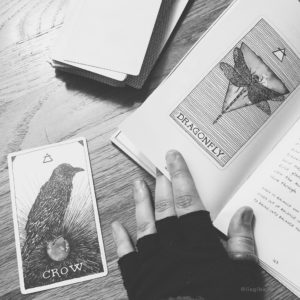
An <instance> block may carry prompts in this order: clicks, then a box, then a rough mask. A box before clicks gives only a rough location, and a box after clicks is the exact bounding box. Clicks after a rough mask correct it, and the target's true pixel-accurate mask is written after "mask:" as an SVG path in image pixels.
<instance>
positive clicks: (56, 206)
mask: <svg viewBox="0 0 300 300" xmlns="http://www.w3.org/2000/svg"><path fill="white" fill-rule="evenodd" d="M71 189H72V185H69V186H65V185H62V186H59V185H57V184H56V183H55V182H47V183H45V184H44V185H43V186H42V187H41V189H40V192H39V194H38V196H37V198H36V200H35V202H34V204H33V206H32V208H31V210H30V212H29V214H28V219H27V223H26V226H25V230H26V240H27V241H28V242H29V240H32V241H33V243H34V244H35V245H37V244H38V243H40V242H41V240H42V239H44V238H45V236H46V235H49V234H51V233H53V232H55V231H56V230H59V229H60V227H61V224H62V222H63V217H64V214H65V211H66V207H67V205H68V202H69V199H70V194H71ZM30 244H32V242H30Z"/></svg>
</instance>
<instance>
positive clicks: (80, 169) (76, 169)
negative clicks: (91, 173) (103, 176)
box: [73, 168, 84, 173]
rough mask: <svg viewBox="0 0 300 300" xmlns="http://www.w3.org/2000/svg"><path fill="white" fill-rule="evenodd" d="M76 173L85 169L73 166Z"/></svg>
mask: <svg viewBox="0 0 300 300" xmlns="http://www.w3.org/2000/svg"><path fill="white" fill-rule="evenodd" d="M73 171H74V173H78V172H82V171H84V169H82V168H73Z"/></svg>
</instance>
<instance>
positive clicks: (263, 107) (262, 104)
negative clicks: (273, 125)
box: [255, 101, 272, 116]
mask: <svg viewBox="0 0 300 300" xmlns="http://www.w3.org/2000/svg"><path fill="white" fill-rule="evenodd" d="M255 105H256V106H257V107H258V108H259V109H260V110H262V111H263V112H264V113H266V114H267V115H268V116H270V115H271V113H272V112H271V107H270V105H269V103H268V101H261V102H257V103H256V104H255Z"/></svg>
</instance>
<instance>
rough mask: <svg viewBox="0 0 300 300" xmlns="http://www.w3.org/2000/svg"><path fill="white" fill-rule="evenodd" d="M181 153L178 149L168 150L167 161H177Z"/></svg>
mask: <svg viewBox="0 0 300 300" xmlns="http://www.w3.org/2000/svg"><path fill="white" fill-rule="evenodd" d="M178 155H179V152H178V151H176V150H169V151H168V152H167V155H166V161H167V163H173V162H175V161H176V159H177V157H178Z"/></svg>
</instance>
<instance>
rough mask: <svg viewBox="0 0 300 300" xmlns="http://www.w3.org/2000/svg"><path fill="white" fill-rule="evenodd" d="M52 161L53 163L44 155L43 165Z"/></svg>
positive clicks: (50, 158)
mask: <svg viewBox="0 0 300 300" xmlns="http://www.w3.org/2000/svg"><path fill="white" fill-rule="evenodd" d="M52 161H53V159H52V157H51V156H50V155H49V154H46V155H45V157H44V160H43V163H44V164H46V163H49V162H52Z"/></svg>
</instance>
